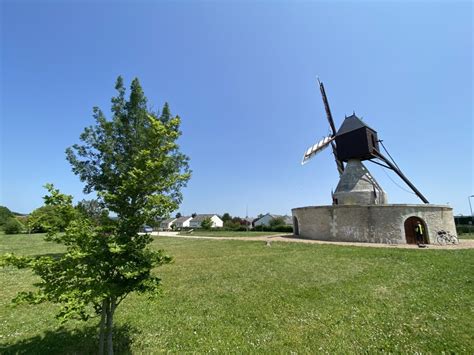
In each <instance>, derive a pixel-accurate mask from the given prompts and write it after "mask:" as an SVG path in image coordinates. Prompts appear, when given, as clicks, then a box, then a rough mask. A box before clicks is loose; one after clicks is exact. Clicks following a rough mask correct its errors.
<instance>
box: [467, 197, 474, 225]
mask: <svg viewBox="0 0 474 355" xmlns="http://www.w3.org/2000/svg"><path fill="white" fill-rule="evenodd" d="M471 197H474V195H471V196H468V197H467V200H468V201H469V209H470V210H471V223H470V225H471V226H470V227H469V231H470V232H471V231H472V230H471V229H472V225H473V222H474V215H473V214H472V205H471Z"/></svg>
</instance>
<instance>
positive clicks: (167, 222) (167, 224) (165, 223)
mask: <svg viewBox="0 0 474 355" xmlns="http://www.w3.org/2000/svg"><path fill="white" fill-rule="evenodd" d="M174 221H176V218H168V219H164V220H162V221H161V223H160V228H161V229H163V230H165V231H166V230H170V229H171V226H172V225H173V222H174Z"/></svg>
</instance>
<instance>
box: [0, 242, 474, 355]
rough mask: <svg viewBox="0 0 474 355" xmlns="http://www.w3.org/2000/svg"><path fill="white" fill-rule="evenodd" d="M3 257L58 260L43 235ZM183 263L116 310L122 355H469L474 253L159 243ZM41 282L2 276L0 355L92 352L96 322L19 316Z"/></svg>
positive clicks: (25, 275)
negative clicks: (158, 293) (156, 294)
mask: <svg viewBox="0 0 474 355" xmlns="http://www.w3.org/2000/svg"><path fill="white" fill-rule="evenodd" d="M0 246H1V251H2V252H7V251H12V250H15V251H16V252H18V253H21V254H30V255H32V254H33V255H40V254H45V253H58V252H61V250H62V249H61V248H59V247H58V246H56V245H54V244H49V243H45V242H43V241H42V240H41V238H40V237H38V236H0ZM153 247H154V248H164V249H165V250H167V251H168V252H169V253H170V254H171V255H173V256H174V257H175V263H174V264H170V265H166V266H164V267H162V268H159V269H157V273H158V274H159V275H161V276H162V279H163V286H164V288H163V290H164V291H163V293H164V294H163V297H162V298H161V299H159V300H151V301H150V300H148V299H147V297H146V296H139V295H132V296H130V297H129V298H128V299H127V300H126V301H124V303H123V305H121V306H120V308H119V309H118V311H117V319H116V322H117V323H116V325H117V328H116V333H117V335H116V341H117V346H118V347H119V349H118V350H119V352H121V353H124V352H125V353H127V352H133V353H156V352H163V351H172V352H185V351H187V352H191V351H197V352H209V351H212V352H220V353H225V352H279V353H280V352H285V353H286V352H290V351H296V352H308V353H313V352H330V353H333V352H337V353H355V352H357V353H360V352H364V351H367V352H381V351H387V352H394V353H415V352H417V353H441V352H454V353H470V352H472V349H473V348H474V339H473V338H474V335H473V332H472V329H473V325H474V324H473V319H474V317H473V316H474V314H473V309H474V288H473V277H474V276H473V275H474V250H420V249H413V250H406V249H384V248H363V247H344V246H334V245H310V244H299V243H272V246H271V247H268V246H265V243H263V242H246V241H233V240H227V241H225V240H224V241H214V240H190V239H178V238H165V237H159V238H156V240H155V241H154V243H153ZM34 281H35V278H34V277H33V276H32V275H31V273H30V272H28V271H18V270H15V269H12V268H6V269H3V270H1V269H0V289H1V290H2V292H1V293H0V319H1V324H0V335H1V338H0V344H1V346H0V353H13V352H21V353H23V352H25V353H58V352H69V353H72V352H78V353H93V352H95V347H96V342H97V336H96V332H97V331H96V329H95V328H94V326H95V325H96V324H97V320H95V319H94V320H90V321H88V322H87V323H85V324H84V323H79V322H77V323H71V324H68V325H66V326H65V327H64V328H60V327H59V326H58V324H57V323H56V321H55V320H54V314H55V311H56V306H54V305H51V304H42V305H38V306H29V305H21V306H18V307H16V308H12V307H10V305H9V303H10V299H11V298H12V297H13V296H14V294H15V293H16V292H17V291H19V290H28V289H30V288H31V286H30V285H31V284H32V283H33V282H34Z"/></svg>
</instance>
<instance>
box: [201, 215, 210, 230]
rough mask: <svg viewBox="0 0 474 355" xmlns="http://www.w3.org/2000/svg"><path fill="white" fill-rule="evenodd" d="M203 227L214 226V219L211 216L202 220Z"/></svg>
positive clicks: (207, 228) (206, 228)
mask: <svg viewBox="0 0 474 355" xmlns="http://www.w3.org/2000/svg"><path fill="white" fill-rule="evenodd" d="M201 228H202V229H205V230H209V229H211V228H212V220H211V218H210V217H207V218H204V220H203V221H202V222H201Z"/></svg>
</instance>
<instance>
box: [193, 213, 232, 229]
mask: <svg viewBox="0 0 474 355" xmlns="http://www.w3.org/2000/svg"><path fill="white" fill-rule="evenodd" d="M206 218H210V219H211V222H212V225H211V228H222V227H223V226H224V222H223V221H222V219H220V218H219V216H218V215H216V214H197V215H196V216H195V217H194V218H193V219H192V220H191V221H190V222H189V227H191V228H201V223H202V221H204V220H205V219H206Z"/></svg>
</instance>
